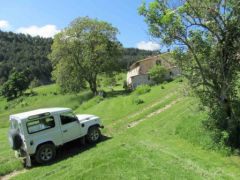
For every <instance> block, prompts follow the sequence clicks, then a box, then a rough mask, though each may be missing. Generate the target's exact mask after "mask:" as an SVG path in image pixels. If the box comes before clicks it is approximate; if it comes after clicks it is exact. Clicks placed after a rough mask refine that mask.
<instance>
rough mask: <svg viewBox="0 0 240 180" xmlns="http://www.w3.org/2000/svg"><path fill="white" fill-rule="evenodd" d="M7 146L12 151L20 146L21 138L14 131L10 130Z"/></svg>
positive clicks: (16, 131)
mask: <svg viewBox="0 0 240 180" xmlns="http://www.w3.org/2000/svg"><path fill="white" fill-rule="evenodd" d="M8 139H9V144H10V146H11V148H12V149H13V150H18V149H20V147H21V146H22V143H23V141H22V138H21V136H20V134H19V132H18V130H16V129H10V131H9V134H8Z"/></svg>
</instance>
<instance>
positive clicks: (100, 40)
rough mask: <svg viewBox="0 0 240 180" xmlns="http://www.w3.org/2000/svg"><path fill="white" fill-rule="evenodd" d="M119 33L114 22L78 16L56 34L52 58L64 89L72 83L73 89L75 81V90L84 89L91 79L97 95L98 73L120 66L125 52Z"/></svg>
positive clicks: (58, 80) (57, 78)
mask: <svg viewBox="0 0 240 180" xmlns="http://www.w3.org/2000/svg"><path fill="white" fill-rule="evenodd" d="M117 34H118V30H117V29H116V28H114V27H113V26H112V25H111V24H109V23H107V22H104V21H99V20H97V19H90V18H88V17H83V18H77V19H75V20H74V21H73V22H72V23H71V24H70V25H69V27H67V28H65V29H64V30H63V31H62V32H61V33H59V34H58V35H56V36H55V38H54V42H53V45H52V53H51V55H50V58H51V61H52V64H53V66H54V72H53V74H54V77H55V79H56V80H57V82H58V83H59V84H60V85H62V88H63V87H64V86H68V88H70V89H71V87H70V86H72V84H74V89H72V90H80V89H81V88H83V87H84V86H85V82H87V83H88V85H89V87H90V89H91V91H92V92H93V93H94V94H96V93H97V76H98V75H99V74H100V73H109V72H111V71H114V70H115V69H116V68H117V67H116V65H117V58H118V57H119V56H120V53H121V44H120V43H119V42H118V40H117V38H116V36H117ZM75 82H77V83H75ZM66 83H67V84H66ZM64 84H66V85H64ZM63 85H64V86H63ZM66 90H67V89H66Z"/></svg>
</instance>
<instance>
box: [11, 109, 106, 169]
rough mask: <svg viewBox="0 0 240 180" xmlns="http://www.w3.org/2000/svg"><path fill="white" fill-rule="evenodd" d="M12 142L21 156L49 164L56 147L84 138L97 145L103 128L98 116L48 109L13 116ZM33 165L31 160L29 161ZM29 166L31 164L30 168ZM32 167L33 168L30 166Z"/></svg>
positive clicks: (53, 156) (13, 147)
mask: <svg viewBox="0 0 240 180" xmlns="http://www.w3.org/2000/svg"><path fill="white" fill-rule="evenodd" d="M10 122H11V127H10V130H9V142H10V145H11V148H12V149H14V150H15V151H16V154H17V155H18V157H25V158H26V159H28V160H30V159H31V158H30V157H35V159H36V161H37V162H38V163H47V162H50V161H51V160H53V159H54V158H55V156H56V148H57V147H58V146H61V145H63V144H64V143H67V142H69V141H72V140H75V139H78V138H81V137H84V138H86V140H87V141H88V142H89V143H96V142H97V141H98V140H99V138H100V136H101V133H100V130H99V128H103V126H102V124H101V121H100V119H99V117H97V116H94V115H87V114H84V115H75V114H74V113H73V112H72V110H71V109H69V108H46V109H37V110H33V111H28V112H24V113H20V114H14V115H10ZM30 164H31V161H30ZM28 166H29V165H28ZM30 166H31V165H30Z"/></svg>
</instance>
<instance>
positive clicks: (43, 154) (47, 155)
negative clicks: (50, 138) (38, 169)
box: [35, 144, 56, 164]
mask: <svg viewBox="0 0 240 180" xmlns="http://www.w3.org/2000/svg"><path fill="white" fill-rule="evenodd" d="M55 156H56V148H55V146H54V145H53V144H43V145H41V146H40V147H39V148H38V150H37V153H36V155H35V158H36V161H37V162H38V163H40V164H44V163H49V162H51V161H52V160H53V159H54V158H55Z"/></svg>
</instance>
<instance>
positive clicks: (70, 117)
mask: <svg viewBox="0 0 240 180" xmlns="http://www.w3.org/2000/svg"><path fill="white" fill-rule="evenodd" d="M60 119H61V123H62V125H64V124H68V123H71V122H75V121H77V117H76V116H75V114H73V113H72V112H67V113H62V114H61V115H60Z"/></svg>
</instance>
